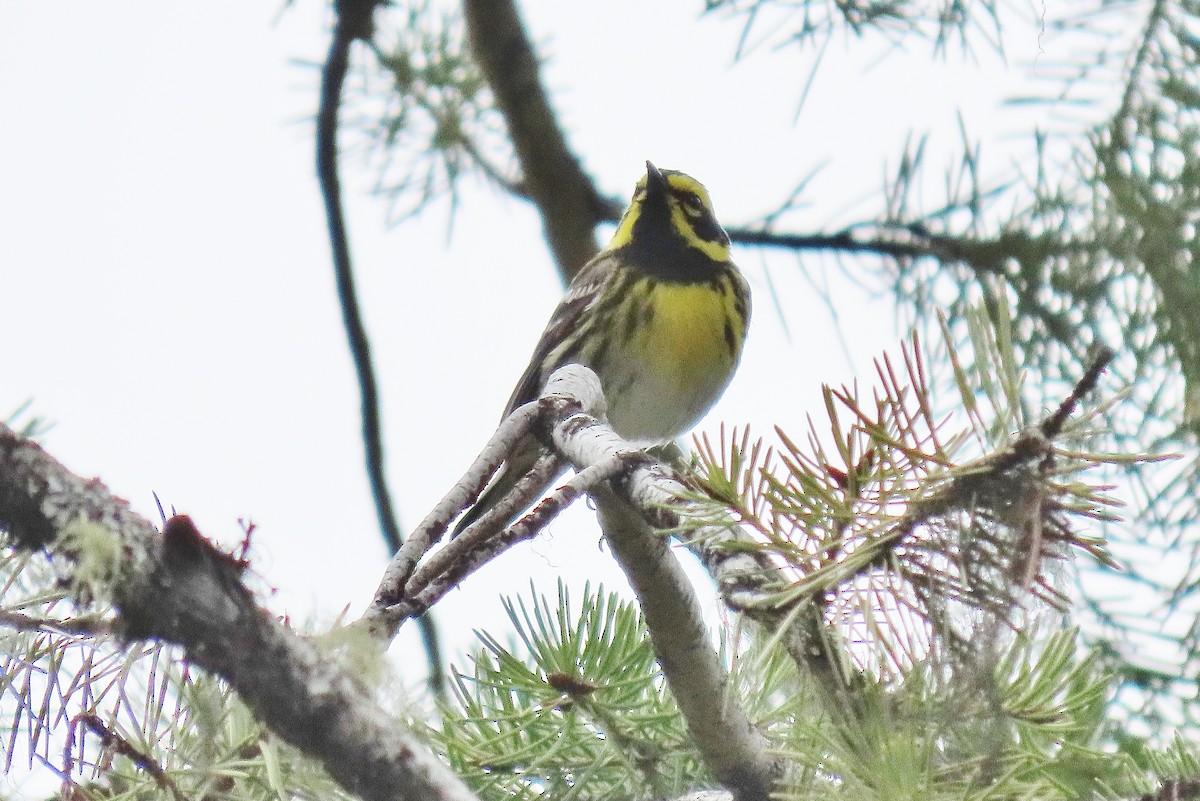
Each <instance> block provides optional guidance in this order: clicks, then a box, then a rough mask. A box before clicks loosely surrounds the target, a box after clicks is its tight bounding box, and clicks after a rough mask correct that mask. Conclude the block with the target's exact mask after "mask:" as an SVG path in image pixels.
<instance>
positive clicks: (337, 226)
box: [317, 0, 446, 697]
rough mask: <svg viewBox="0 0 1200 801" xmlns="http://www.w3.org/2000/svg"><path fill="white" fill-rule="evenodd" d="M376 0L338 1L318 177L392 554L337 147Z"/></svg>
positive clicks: (437, 684)
mask: <svg viewBox="0 0 1200 801" xmlns="http://www.w3.org/2000/svg"><path fill="white" fill-rule="evenodd" d="M375 2H376V0H339V2H338V3H337V4H336V12H337V18H336V21H335V23H334V26H333V36H332V40H331V42H330V44H329V55H328V56H327V57H326V59H325V66H324V68H323V69H322V70H321V100H320V106H319V108H318V109H317V179H318V180H319V182H320V184H321V197H322V199H323V200H324V202H325V216H326V219H327V221H328V225H329V246H330V249H331V251H332V252H333V266H334V274H335V277H336V280H337V290H338V300H339V302H340V304H341V308H342V323H343V325H344V326H345V328H346V337H347V339H348V340H349V343H350V355H351V357H352V358H353V360H354V369H355V372H356V374H357V375H358V388H359V395H360V397H361V399H362V430H363V446H364V450H365V456H366V466H367V479H368V481H369V482H370V484H371V495H372V496H373V497H374V499H375V511H376V514H377V516H378V518H379V528H380V531H381V532H382V533H383V538H384V542H385V543H386V544H387V548H388V554H389V555H394V554H395V553H396V551H398V550H399V549H400V545H401V544H402V543H403V536H402V535H401V533H400V523H399V521H398V520H397V518H396V511H395V508H394V507H393V505H392V498H391V494H390V493H389V492H388V488H387V478H386V475H385V472H384V465H383V430H382V429H383V427H382V424H381V422H380V416H379V390H378V387H377V385H376V382H375V371H374V369H373V367H372V366H371V346H370V342H369V341H368V339H367V330H366V326H365V325H364V324H363V319H362V314H361V313H360V312H359V308H358V298H357V295H356V293H355V289H354V271H353V265H352V263H351V260H350V243H349V240H348V237H347V235H346V220H345V215H344V213H343V210H342V194H341V182H340V180H339V179H338V150H337V126H338V110H339V108H340V106H341V97H342V86H343V84H344V83H345V81H346V71H347V69H348V68H349V64H350V47H351V45H353V44H354V41H355V40H356V39H364V40H366V39H369V38H370V37H371V33H372V24H371V17H372V14H373V13H374V10H375ZM419 624H420V627H421V639H422V641H423V644H424V647H425V656H426V659H427V660H428V662H429V684H430V687H431V688H432V689H433V691H434V693H435V694H436V695H437V696H438V697H445V694H446V686H445V679H444V678H443V676H442V669H441V665H442V655H441V645H440V643H439V642H438V635H437V629H436V627H435V626H434V623H433V621H432V620H431V619H429V618H427V617H422V618H421V619H420V621H419Z"/></svg>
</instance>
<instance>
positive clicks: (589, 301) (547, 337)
mask: <svg viewBox="0 0 1200 801" xmlns="http://www.w3.org/2000/svg"><path fill="white" fill-rule="evenodd" d="M612 274H613V264H612V256H610V255H609V254H607V253H605V254H601V255H600V256H598V257H597V258H595V259H592V260H591V261H590V262H588V263H587V265H586V266H585V267H584V268H583V269H582V270H580V272H579V275H577V276H575V280H574V281H572V282H571V285H570V286H569V287H567V292H566V294H565V295H563V299H562V300H561V301H559V304H558V307H557V308H556V309H555V310H554V314H552V315H551V316H550V322H549V323H547V324H546V330H545V331H543V332H542V336H541V339H539V340H538V343H537V347H536V348H535V349H534V351H533V357H532V358H530V360H529V366H528V367H526V368H525V373H524V375H522V376H521V380H520V381H518V382H517V386H516V388H515V389H514V390H513V393H512V397H510V398H509V399H508V405H507V406H505V407H504V414H503V415H501V418H500V419H501V420H503V419H504V418H506V417H508V416H509V415H510V414H512V412H513V410H514V409H516V408H517V407H518V406H523V405H525V404H526V403H529V402H530V401H531V400H535V399H536V398H537V397H538V395H540V394H541V392H542V385H543V384H544V383H545V381H546V379H547V378H549V377H550V373H552V372H554V370H555V369H557V368H558V367H560V366H561V365H559V364H550V365H545V364H543V362H545V361H546V359H547V357H549V356H550V354H551V353H552V352H553V351H554V349H555V348H557V347H559V346H560V345H562V344H563V341H564V340H565V339H567V338H568V337H571V336H572V335H573V334H577V333H578V329H579V321H580V320H582V319H586V318H587V313H588V310H589V309H590V308H592V307H593V306H594V305H595V304H596V301H597V299H598V298H599V297H600V296H601V294H602V293H601V287H603V286H604V284H605V282H607V281H608V280H609V279H610V278H611V277H612Z"/></svg>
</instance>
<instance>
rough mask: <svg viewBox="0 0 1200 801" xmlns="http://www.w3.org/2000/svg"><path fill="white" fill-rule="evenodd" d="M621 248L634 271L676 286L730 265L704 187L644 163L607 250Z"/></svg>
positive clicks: (726, 240)
mask: <svg viewBox="0 0 1200 801" xmlns="http://www.w3.org/2000/svg"><path fill="white" fill-rule="evenodd" d="M622 248H627V249H630V250H632V251H633V252H631V253H629V254H628V255H629V256H631V257H632V258H631V259H630V261H631V262H632V263H633V264H634V266H637V267H640V268H642V269H644V270H645V271H646V272H649V273H651V274H658V275H660V277H664V278H669V279H674V280H682V281H697V280H705V279H706V278H707V277H708V275H709V274H710V273H711V268H712V266H713V265H714V264H720V263H725V262H728V261H729V260H730V259H729V236H728V234H726V233H725V230H724V229H723V228H721V224H720V223H718V222H717V217H716V214H715V213H714V212H713V207H712V199H711V198H710V197H709V195H708V190H707V189H705V188H704V185H703V184H702V183H700V182H699V181H697V180H696V179H695V178H693V177H691V176H690V175H687V174H685V173H682V172H677V171H675V170H659V169H658V168H657V167H655V166H654V165H653V164H651V163H650V162H646V174H645V175H644V176H642V179H641V180H640V181H638V184H637V187H636V188H635V189H634V191H633V199H632V200H631V201H630V203H629V208H628V209H626V210H625V214H624V215H623V216H622V217H621V222H620V223H619V224H618V225H617V230H616V232H615V233H614V234H613V238H612V241H611V242H610V243H609V245H608V249H609V250H618V249H622Z"/></svg>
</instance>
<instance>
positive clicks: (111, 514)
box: [0, 425, 475, 801]
mask: <svg viewBox="0 0 1200 801" xmlns="http://www.w3.org/2000/svg"><path fill="white" fill-rule="evenodd" d="M0 530H3V531H5V532H7V534H8V536H9V538H10V539H11V541H12V542H13V543H14V544H15V545H16V546H17V547H23V548H44V549H46V551H47V552H48V553H49V555H50V558H51V560H52V561H53V562H54V563H55V565H56V566H57V568H58V570H59V572H60V574H61V575H62V576H63V577H64V580H65V582H66V584H67V586H68V587H70V592H71V594H72V596H73V597H74V598H75V600H76V602H78V603H80V604H81V605H86V604H87V603H88V601H89V600H90V599H91V598H94V597H97V596H101V597H105V598H106V599H108V600H111V602H112V604H113V606H114V607H115V608H116V610H117V613H118V616H117V620H118V623H119V625H120V627H121V633H122V635H123V636H124V637H125V638H127V639H131V640H141V639H146V640H160V641H163V642H169V643H175V644H178V645H179V646H181V647H182V648H183V649H184V653H185V656H186V658H187V659H188V661H189V662H190V663H191V664H193V665H195V666H197V667H199V668H203V669H205V670H208V671H210V672H212V673H213V674H215V675H217V676H220V677H221V678H222V679H224V680H225V681H227V682H228V683H229V685H230V686H231V687H233V688H234V689H235V690H236V691H237V692H238V694H239V695H240V696H241V698H242V700H243V701H245V703H246V704H247V705H248V706H249V707H250V709H251V710H252V711H253V712H254V714H255V716H256V717H257V718H258V719H259V720H261V721H262V722H263V723H265V724H266V725H267V726H268V727H270V728H271V729H272V730H273V731H274V732H275V733H276V734H277V735H278V736H279V737H280V738H281V739H283V740H285V741H287V742H289V743H291V744H293V745H295V746H296V747H298V748H300V749H301V750H303V751H305V752H306V753H308V754H310V755H311V756H313V757H315V758H316V759H318V760H320V761H321V762H322V763H323V764H324V765H325V767H326V769H328V771H329V773H330V775H332V776H333V777H334V778H335V779H336V780H337V781H338V782H339V783H341V784H342V786H344V787H345V788H346V789H347V790H349V791H350V792H353V793H355V794H357V795H359V796H361V797H362V798H364V799H371V801H397V799H412V801H418V800H419V799H444V800H445V801H452V800H453V801H473V800H474V799H475V796H474V795H473V794H472V793H471V792H470V791H469V790H468V789H467V788H466V786H465V785H464V784H463V783H462V781H461V780H460V779H459V778H458V777H457V776H455V775H454V774H453V773H452V772H451V771H450V770H449V768H447V767H446V766H445V765H444V764H442V763H441V762H440V761H439V760H438V759H437V757H435V756H434V754H433V753H432V752H431V751H430V750H429V749H428V748H427V747H426V746H425V745H424V744H422V743H421V741H420V740H418V739H417V738H416V737H415V736H413V734H412V733H410V732H409V731H408V730H407V729H406V728H405V727H404V726H403V724H401V723H400V722H399V721H397V720H395V719H394V718H392V717H391V716H390V715H388V714H387V713H385V712H384V711H383V710H382V709H381V708H380V707H379V706H378V705H377V704H376V703H375V701H374V700H373V697H372V694H371V691H370V689H369V688H368V687H365V686H363V685H362V684H360V683H359V681H357V680H356V679H355V677H353V676H351V675H349V674H348V673H346V672H345V671H343V670H341V669H340V668H339V667H338V666H337V665H336V664H335V663H334V662H333V661H332V660H330V659H329V658H328V656H327V655H326V654H323V653H321V652H320V651H318V649H317V648H316V647H314V645H313V644H312V643H310V642H308V641H307V640H305V639H303V638H301V637H299V636H297V635H296V634H295V633H294V632H293V631H291V630H290V629H289V628H287V627H286V626H285V625H284V624H283V623H281V622H280V621H279V620H278V619H277V618H276V617H275V616H274V615H273V614H271V613H270V612H268V611H267V610H265V609H263V608H261V607H260V606H258V605H257V604H256V603H255V602H254V598H253V596H252V595H251V593H250V592H249V590H247V589H246V587H245V585H244V584H243V583H242V581H241V574H242V572H243V571H244V569H245V565H244V564H242V563H241V562H239V561H238V560H236V559H234V558H232V557H230V556H228V555H227V554H224V553H222V552H220V551H218V550H217V549H215V548H214V547H213V546H212V545H211V544H210V543H209V542H208V541H207V540H205V539H204V538H203V537H202V536H201V535H200V533H199V532H198V531H197V530H196V528H195V526H194V525H193V524H192V523H191V521H190V520H189V519H188V518H186V517H183V516H176V517H172V518H171V519H170V520H168V521H167V524H166V525H165V526H164V529H163V531H162V532H161V533H160V532H158V531H157V530H155V528H154V526H153V525H152V524H151V523H150V522H149V521H147V520H145V519H144V518H142V517H140V516H138V515H136V514H134V513H133V512H132V511H130V509H129V505H128V504H127V503H126V502H125V501H124V500H121V499H120V498H117V497H115V496H113V495H112V494H111V493H110V492H109V491H108V489H107V488H105V486H104V485H103V484H102V483H100V482H99V481H97V480H95V479H84V478H81V477H79V476H76V475H74V474H72V473H71V472H70V471H68V470H67V469H66V468H65V467H63V465H61V464H60V463H59V462H58V461H56V460H55V459H54V458H53V457H51V456H50V455H49V454H47V453H46V452H45V451H44V450H43V449H42V448H41V447H40V446H39V445H37V444H36V443H34V442H32V441H30V440H28V439H25V438H24V437H21V436H19V435H18V434H16V433H14V432H13V431H12V430H11V429H9V428H7V427H6V426H3V425H0ZM98 549H99V550H101V551H103V552H104V553H105V554H106V556H105V558H102V559H98V558H97V557H96V555H95V553H96V551H97V550H98ZM111 557H115V558H111Z"/></svg>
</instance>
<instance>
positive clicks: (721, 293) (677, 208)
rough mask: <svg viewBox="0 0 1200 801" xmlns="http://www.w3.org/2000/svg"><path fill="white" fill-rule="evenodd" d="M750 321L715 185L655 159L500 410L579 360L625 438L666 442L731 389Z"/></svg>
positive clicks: (513, 477) (503, 483)
mask: <svg viewBox="0 0 1200 801" xmlns="http://www.w3.org/2000/svg"><path fill="white" fill-rule="evenodd" d="M749 320H750V287H749V286H748V285H747V284H746V280H745V279H744V278H743V277H742V274H741V273H740V272H738V269H737V267H736V266H735V265H734V263H733V262H732V261H731V260H730V258H729V236H728V235H727V234H726V233H725V231H724V229H722V228H721V225H720V223H718V222H717V218H716V216H715V215H714V214H713V208H712V202H711V200H710V199H709V196H708V191H707V190H706V189H705V188H704V186H703V184H701V183H700V182H699V181H697V180H696V179H695V178H692V177H691V176H689V175H685V174H684V173H682V172H677V171H675V170H659V169H658V168H657V167H655V166H654V165H653V164H651V163H650V162H649V161H647V162H646V175H645V176H644V177H643V178H642V179H641V180H639V181H638V183H637V187H636V188H635V189H634V192H633V200H632V201H630V204H629V208H628V209H626V210H625V214H624V215H623V216H622V217H621V221H620V223H618V225H617V230H616V232H615V233H614V234H613V237H612V240H611V241H610V242H609V243H608V246H607V247H605V248H604V250H602V251H601V252H600V253H599V254H597V255H596V257H595V258H593V259H592V260H591V261H590V262H588V263H587V265H585V266H584V268H583V269H582V270H581V271H580V272H579V274H578V275H577V276H575V280H573V281H572V282H571V285H570V286H569V287H567V292H566V294H565V295H564V296H563V299H562V301H561V302H560V303H559V304H558V308H557V309H555V310H554V314H553V315H552V316H551V317H550V322H549V323H548V324H547V325H546V330H545V331H544V332H542V337H541V339H540V340H538V344H537V347H536V348H535V349H534V351H533V357H532V358H531V359H530V360H529V366H528V367H527V368H525V374H524V375H523V376H521V380H520V381H519V382H518V383H517V387H516V389H515V390H513V394H512V397H511V398H509V401H508V406H507V407H505V410H504V417H507V416H508V415H509V414H510V413H511V412H512V411H513V410H514V409H516V408H517V407H519V406H522V405H524V404H525V403H528V402H529V401H532V400H534V399H536V398H537V397H538V395H539V394H541V391H542V388H543V387H544V385H545V383H546V380H547V379H548V378H549V377H550V374H551V373H552V372H554V371H555V370H557V369H558V368H559V367H562V366H563V365H565V364H571V363H576V364H582V365H585V366H586V367H589V368H591V369H592V371H593V372H595V373H596V375H597V376H598V377H599V379H600V385H601V387H602V388H603V389H604V396H605V399H606V400H607V402H608V422H609V423H610V424H611V425H612V427H613V429H614V430H615V431H616V432H617V433H618V434H620V435H621V436H622V437H623V438H625V439H627V440H630V441H631V442H634V443H636V444H638V445H644V446H649V445H655V444H659V443H663V442H668V441H670V440H672V439H674V438H675V437H678V436H679V435H681V434H683V433H686V432H687V431H688V430H690V429H691V428H692V426H694V425H695V424H696V423H697V422H698V421H699V420H700V418H701V417H703V416H704V414H705V413H706V412H707V411H708V410H709V409H710V408H711V407H712V405H713V404H714V403H716V401H717V399H718V398H719V397H720V396H721V393H722V392H724V391H725V387H726V386H728V385H729V381H730V379H731V378H732V377H733V373H734V370H735V369H736V368H737V365H738V360H739V359H740V358H741V355H742V343H743V342H744V341H745V338H746V326H747V323H748V322H749ZM502 419H503V418H502ZM538 451H539V447H538V443H537V442H536V441H534V440H533V438H532V437H531V438H530V441H529V442H528V443H524V444H522V445H519V446H518V447H517V448H515V449H514V451H513V454H512V455H511V456H510V457H509V459H508V460H507V461H506V462H505V464H504V465H503V466H502V467H501V468H500V471H499V472H498V473H497V475H496V477H495V478H494V479H493V480H492V482H491V484H490V485H489V486H488V487H487V489H486V490H485V491H484V493H483V495H482V496H481V497H480V499H479V500H478V501H477V502H476V503H475V505H474V506H472V507H471V508H470V509H468V510H467V512H466V514H465V515H464V516H463V517H462V519H461V520H460V521H459V523H458V525H457V526H456V527H455V529H454V533H455V534H456V535H457V534H458V533H460V532H461V531H462V530H463V529H465V528H466V527H467V526H469V525H470V524H471V523H473V522H474V521H476V520H477V519H479V517H480V516H482V515H483V514H484V513H485V512H487V510H489V509H491V508H492V507H493V506H495V505H496V504H497V503H498V502H499V501H500V500H501V499H502V498H503V497H504V496H505V495H507V494H508V492H509V491H510V490H511V489H512V488H513V486H514V485H515V484H516V483H517V481H518V480H519V479H520V478H521V476H523V475H524V474H525V473H526V472H528V470H529V469H530V467H532V466H533V463H534V461H536V458H537V454H538ZM514 517H515V515H514ZM510 522H511V520H506V521H504V524H505V525H507V524H508V523H510Z"/></svg>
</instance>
